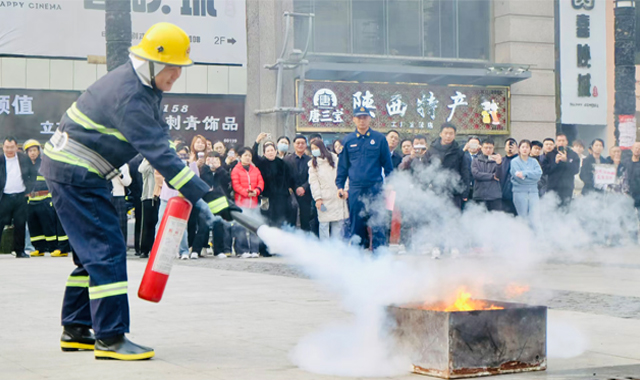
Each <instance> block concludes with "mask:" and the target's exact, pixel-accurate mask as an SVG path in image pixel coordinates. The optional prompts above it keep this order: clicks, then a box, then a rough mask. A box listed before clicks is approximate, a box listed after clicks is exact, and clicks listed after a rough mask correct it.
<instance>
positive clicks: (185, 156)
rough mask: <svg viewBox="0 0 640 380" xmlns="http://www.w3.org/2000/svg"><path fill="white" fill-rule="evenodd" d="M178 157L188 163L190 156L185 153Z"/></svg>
mask: <svg viewBox="0 0 640 380" xmlns="http://www.w3.org/2000/svg"><path fill="white" fill-rule="evenodd" d="M178 157H180V159H181V160H182V161H186V160H188V159H189V155H188V154H184V153H180V154H178Z"/></svg>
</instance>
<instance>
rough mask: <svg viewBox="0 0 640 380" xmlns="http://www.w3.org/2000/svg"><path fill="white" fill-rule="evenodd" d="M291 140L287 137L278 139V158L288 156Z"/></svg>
mask: <svg viewBox="0 0 640 380" xmlns="http://www.w3.org/2000/svg"><path fill="white" fill-rule="evenodd" d="M289 146H291V140H289V138H288V137H287V136H280V137H278V158H280V159H284V158H285V156H287V155H288V154H289Z"/></svg>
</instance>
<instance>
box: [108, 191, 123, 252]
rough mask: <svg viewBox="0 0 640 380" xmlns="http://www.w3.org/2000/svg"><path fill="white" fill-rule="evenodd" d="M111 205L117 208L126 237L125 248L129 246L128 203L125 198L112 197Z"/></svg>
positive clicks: (121, 227)
mask: <svg viewBox="0 0 640 380" xmlns="http://www.w3.org/2000/svg"><path fill="white" fill-rule="evenodd" d="M111 203H112V204H113V206H114V207H115V208H116V213H117V215H118V224H119V225H120V230H121V231H122V236H123V237H124V244H125V247H126V245H127V201H126V200H125V199H124V197H111Z"/></svg>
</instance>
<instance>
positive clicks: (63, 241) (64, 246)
mask: <svg viewBox="0 0 640 380" xmlns="http://www.w3.org/2000/svg"><path fill="white" fill-rule="evenodd" d="M53 211H54V212H55V209H54V210H53ZM55 215H56V235H57V237H56V238H57V240H58V245H57V249H59V250H60V252H63V253H65V252H66V253H69V252H71V244H69V237H68V236H67V233H66V232H64V227H62V223H60V218H58V213H57V212H56V213H55Z"/></svg>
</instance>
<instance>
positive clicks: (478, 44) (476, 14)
mask: <svg viewBox="0 0 640 380" xmlns="http://www.w3.org/2000/svg"><path fill="white" fill-rule="evenodd" d="M489 6H490V4H489V0H458V41H459V43H458V46H459V47H458V58H473V59H487V60H488V59H489V44H488V43H487V41H489V31H490V25H489V21H490V17H489V16H490V15H489Z"/></svg>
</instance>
